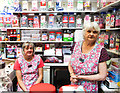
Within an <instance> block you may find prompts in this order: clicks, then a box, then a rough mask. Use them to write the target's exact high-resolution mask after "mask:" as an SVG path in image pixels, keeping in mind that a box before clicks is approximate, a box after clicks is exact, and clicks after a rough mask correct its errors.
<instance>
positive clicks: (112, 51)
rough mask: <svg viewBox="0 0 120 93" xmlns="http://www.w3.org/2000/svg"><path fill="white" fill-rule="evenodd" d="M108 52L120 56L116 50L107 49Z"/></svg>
mask: <svg viewBox="0 0 120 93" xmlns="http://www.w3.org/2000/svg"><path fill="white" fill-rule="evenodd" d="M107 51H108V52H111V53H114V54H117V55H120V52H116V51H115V50H109V49H107Z"/></svg>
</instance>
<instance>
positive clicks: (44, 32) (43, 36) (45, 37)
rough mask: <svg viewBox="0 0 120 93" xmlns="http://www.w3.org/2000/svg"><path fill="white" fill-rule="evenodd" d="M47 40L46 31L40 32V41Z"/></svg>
mask: <svg viewBox="0 0 120 93" xmlns="http://www.w3.org/2000/svg"><path fill="white" fill-rule="evenodd" d="M47 40H48V35H47V32H46V31H43V32H42V41H47Z"/></svg>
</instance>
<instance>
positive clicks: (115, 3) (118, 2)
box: [97, 0, 120, 12]
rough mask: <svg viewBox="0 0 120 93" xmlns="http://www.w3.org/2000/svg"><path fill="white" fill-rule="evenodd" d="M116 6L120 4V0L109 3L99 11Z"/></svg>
mask: <svg viewBox="0 0 120 93" xmlns="http://www.w3.org/2000/svg"><path fill="white" fill-rule="evenodd" d="M116 6H120V0H117V1H116V2H114V3H111V4H109V5H107V6H105V7H103V8H101V9H99V10H98V11H97V12H104V11H108V9H110V8H113V7H116Z"/></svg>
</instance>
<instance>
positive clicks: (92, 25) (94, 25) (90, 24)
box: [83, 22, 100, 35]
mask: <svg viewBox="0 0 120 93" xmlns="http://www.w3.org/2000/svg"><path fill="white" fill-rule="evenodd" d="M91 28H92V29H95V31H98V34H99V33H100V27H99V25H98V24H97V23H96V22H88V23H86V24H84V26H83V35H84V34H85V31H86V30H89V29H91Z"/></svg>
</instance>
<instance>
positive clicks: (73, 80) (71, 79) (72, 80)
mask: <svg viewBox="0 0 120 93" xmlns="http://www.w3.org/2000/svg"><path fill="white" fill-rule="evenodd" d="M70 76H71V77H70V81H71V82H73V83H75V82H77V81H78V79H77V77H78V76H77V75H75V74H74V73H73V74H71V75H70Z"/></svg>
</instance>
